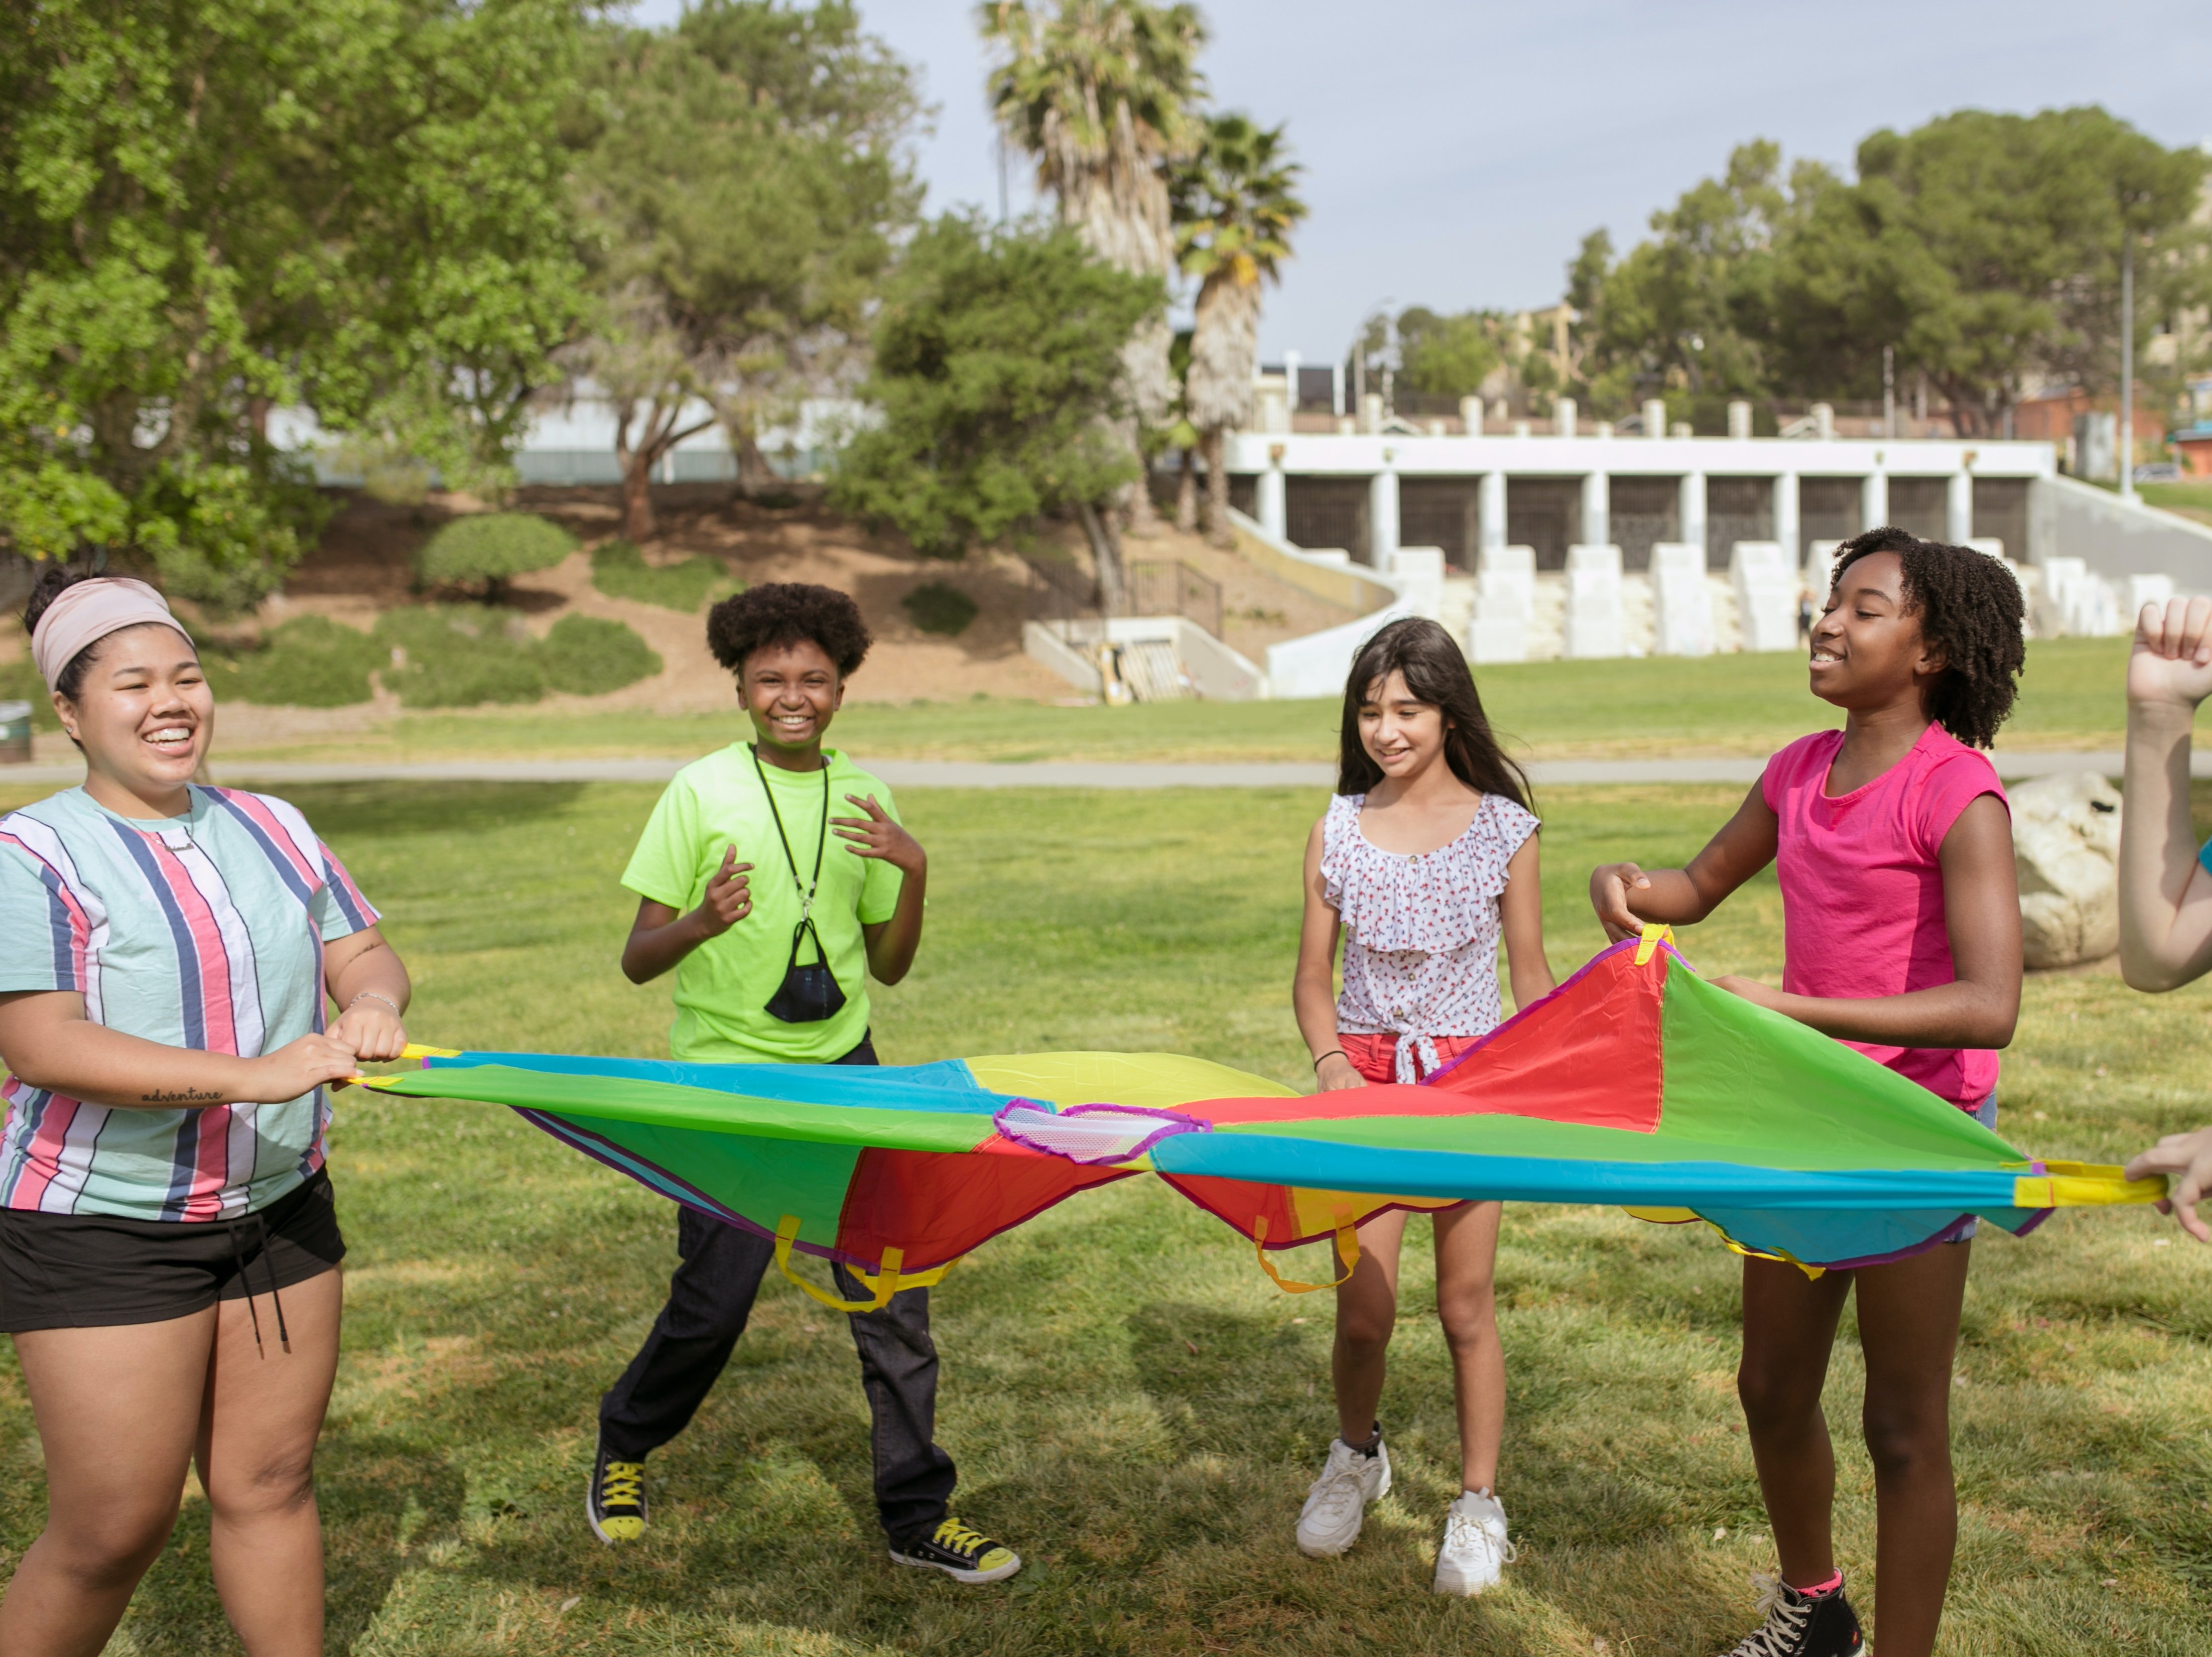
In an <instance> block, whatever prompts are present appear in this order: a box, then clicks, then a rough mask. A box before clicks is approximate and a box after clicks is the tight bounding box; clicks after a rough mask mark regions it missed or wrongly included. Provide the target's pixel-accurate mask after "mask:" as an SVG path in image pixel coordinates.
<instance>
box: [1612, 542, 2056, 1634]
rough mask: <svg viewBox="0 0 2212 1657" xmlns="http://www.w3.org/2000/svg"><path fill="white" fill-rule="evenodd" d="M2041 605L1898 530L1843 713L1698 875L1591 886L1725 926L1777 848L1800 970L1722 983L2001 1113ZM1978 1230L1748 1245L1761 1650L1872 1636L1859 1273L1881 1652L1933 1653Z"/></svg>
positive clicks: (1858, 569)
mask: <svg viewBox="0 0 2212 1657" xmlns="http://www.w3.org/2000/svg"><path fill="white" fill-rule="evenodd" d="M2021 616H2022V605H2021V594H2020V587H2019V585H2018V583H2017V582H2015V580H2013V577H2012V575H2011V573H2010V572H2009V571H2008V569H2007V568H2006V567H2005V566H2004V565H2003V564H2002V563H2001V562H2000V561H1997V560H1996V559H1993V558H1990V557H1989V556H1988V555H1985V554H1983V553H1979V552H1976V551H1974V550H1972V549H1969V548H1966V547H1954V546H1943V545H1939V544H1936V543H1931V542H1927V541H1922V540H1920V539H1918V538H1917V537H1914V536H1911V535H1909V534H1907V533H1906V532H1905V531H1903V530H1898V529H1881V530H1874V531H1869V532H1868V533H1867V534H1865V535H1862V536H1860V537H1858V538H1857V540H1855V541H1847V542H1845V543H1844V545H1843V547H1842V548H1841V549H1840V550H1839V551H1838V555H1837V559H1836V570H1835V579H1834V582H1833V585H1832V587H1831V589H1830V591H1829V594H1828V600H1827V605H1826V610H1825V611H1824V612H1823V614H1822V615H1821V616H1820V620H1819V621H1818V622H1816V623H1815V624H1814V628H1813V636H1812V664H1811V673H1812V689H1813V694H1814V695H1816V696H1819V697H1821V698H1822V699H1824V700H1825V701H1830V702H1832V703H1834V704H1835V705H1836V706H1837V707H1840V708H1842V709H1843V710H1844V728H1843V729H1842V730H1841V731H1818V732H1815V733H1814V735H1812V736H1809V737H1802V738H1800V739H1799V740H1798V741H1796V742H1794V743H1792V744H1790V746H1789V747H1787V748H1785V749H1784V750H1782V751H1781V752H1780V753H1778V754H1777V755H1776V756H1774V757H1773V758H1772V759H1771V760H1769V761H1768V762H1767V764H1766V774H1765V776H1763V777H1761V778H1760V779H1759V785H1758V786H1757V787H1755V788H1753V790H1752V791H1751V792H1750V794H1749V795H1748V796H1747V798H1745V800H1744V802H1743V804H1742V805H1741V807H1739V808H1738V809H1737V811H1736V814H1735V816H1734V817H1732V818H1731V819H1729V822H1728V824H1727V826H1726V827H1725V828H1723V829H1722V830H1721V831H1720V832H1719V833H1718V834H1717V835H1714V836H1713V839H1712V841H1711V843H1710V844H1709V845H1707V846H1706V847H1705V850H1704V851H1702V852H1700V853H1699V854H1698V855H1697V856H1696V857H1695V858H1694V859H1692V860H1691V862H1690V864H1689V866H1688V867H1686V868H1683V869H1664V870H1644V869H1642V868H1639V867H1638V865H1635V864H1633V863H1615V864H1610V865H1606V866H1605V867H1602V868H1600V869H1598V870H1596V871H1595V872H1593V873H1592V875H1591V876H1590V901H1591V902H1592V904H1593V905H1594V906H1595V908H1596V910H1597V915H1598V919H1599V920H1601V922H1603V923H1604V925H1605V928H1606V931H1607V933H1608V935H1610V936H1612V937H1613V938H1622V937H1626V936H1627V935H1629V934H1631V933H1632V932H1635V931H1636V930H1637V929H1638V927H1639V926H1641V925H1642V924H1643V923H1644V922H1646V921H1666V922H1670V923H1673V924H1675V925H1682V924H1685V923H1688V922H1692V921H1698V920H1704V919H1705V916H1707V915H1708V914H1711V913H1712V911H1713V909H1714V907H1715V906H1716V905H1717V904H1718V903H1719V902H1720V901H1722V900H1723V898H1725V897H1726V896H1727V895H1729V893H1730V892H1733V891H1734V890H1735V889H1736V888H1737V887H1739V886H1741V885H1742V884H1743V883H1744V882H1745V881H1747V880H1748V879H1750V878H1751V877H1753V875H1755V874H1757V873H1758V872H1759V871H1760V870H1761V869H1764V868H1765V866H1766V865H1768V864H1769V863H1770V862H1771V863H1772V864H1773V865H1775V872H1776V875H1777V876H1778V878H1779V880H1780V882H1781V886H1782V905H1783V927H1784V966H1783V974H1782V986H1781V988H1779V989H1776V988H1774V987H1773V986H1770V985H1766V984H1761V983H1757V982H1754V981H1753V980H1749V979H1745V978H1732V977H1731V978H1719V979H1716V980H1714V982H1715V983H1717V984H1718V985H1720V986H1722V987H1723V988H1725V989H1728V990H1731V991H1733V992H1735V993H1736V994H1738V995H1741V996H1742V997H1743V998H1745V999H1746V1000H1748V1001H1755V1002H1757V1003H1758V1004H1759V1005H1760V1006H1763V1007H1768V1008H1771V1009H1772V1010H1773V1011H1777V1012H1780V1013H1784V1014H1786V1015H1788V1016H1789V1017H1792V1018H1796V1019H1798V1020H1800V1021H1802V1023H1807V1024H1809V1025H1811V1026H1812V1027H1813V1028H1814V1029H1818V1030H1822V1031H1825V1032H1826V1033H1827V1034H1828V1035H1832V1036H1834V1037H1835V1038H1836V1039H1837V1040H1838V1041H1843V1042H1845V1043H1847V1044H1848V1045H1850V1046H1851V1047H1857V1049H1858V1050H1859V1051H1860V1052H1862V1053H1865V1054H1866V1055H1867V1056H1868V1057H1869V1058H1871V1059H1875V1060H1876V1061H1878V1062H1879V1063H1881V1064H1884V1065H1887V1066H1889V1068H1891V1069H1892V1070H1894V1071H1897V1072H1898V1073H1899V1075H1902V1076H1907V1077H1911V1078H1912V1079H1913V1080H1914V1081H1916V1082H1918V1083H1920V1084H1921V1085H1922V1086H1923V1087H1925V1088H1927V1089H1929V1091H1930V1092H1931V1093H1933V1094H1935V1095H1936V1096H1937V1097H1938V1098H1941V1099H1943V1100H1946V1101H1948V1102H1949V1103H1951V1104H1953V1105H1955V1106H1956V1107H1958V1108H1960V1109H1961V1110H1966V1111H1972V1112H1973V1113H1974V1114H1976V1115H1978V1116H1979V1117H1980V1118H1981V1119H1982V1120H1984V1122H1985V1123H1989V1122H1993V1120H1994V1117H1995V1099H1994V1089H1995V1088H1996V1076H1997V1057H1996V1049H1998V1048H2000V1047H2004V1046H2005V1045H2006V1044H2007V1043H2008V1042H2009V1041H2011V1040H2012V1033H2013V1024H2014V1022H2015V1019H2016V1018H2017V1017H2019V1012H2020V979H2021V944H2020V897H2019V892H2018V889H2017V887H2016V886H2015V879H2014V873H2013V851H2012V819H2011V816H2010V813H2009V811H2008V808H2007V806H2006V804H2005V798H2004V790H2003V789H2002V787H2001V786H1999V785H1998V782H1997V777H1996V771H1995V770H1993V769H1992V768H1990V762H1989V761H1988V760H1987V759H1986V758H1985V757H1984V756H1983V755H1982V754H1980V753H1979V752H1978V751H1976V750H1979V749H1985V748H1987V747H1988V746H1989V745H1990V741H1991V739H1992V738H1993V737H1995V736H1996V728H1997V726H1998V725H2000V724H2001V723H2002V721H2003V719H2004V718H2005V716H2006V714H2007V713H2009V712H2010V711H2011V708H2012V701H2013V695H2014V691H2015V686H2014V683H2013V682H2014V679H2015V677H2016V676H2017V675H2018V674H2019V672H2020V670H2021V665H2022V663H2023V661H2024V659H2025V653H2026V652H2024V650H2023V648H2022V646H2021ZM1971 1235H1972V1221H1971V1220H1963V1221H1962V1222H1961V1223H1960V1224H1959V1225H1957V1226H1954V1227H1953V1228H1952V1229H1951V1231H1950V1232H1948V1233H1947V1234H1946V1235H1945V1237H1944V1238H1943V1239H1941V1240H1939V1244H1940V1243H1941V1242H1945V1241H1948V1243H1950V1244H1953V1245H1955V1246H1952V1247H1942V1246H1931V1247H1927V1248H1925V1249H1923V1250H1922V1251H1920V1252H1918V1253H1914V1254H1912V1255H1910V1256H1908V1257H1906V1258H1904V1259H1893V1260H1888V1261H1882V1262H1867V1263H1865V1264H1863V1265H1861V1266H1857V1267H1856V1268H1854V1269H1850V1270H1842V1271H1830V1272H1825V1273H1823V1274H1821V1275H1820V1276H1819V1277H1817V1278H1808V1277H1807V1276H1806V1275H1805V1274H1804V1272H1802V1271H1801V1270H1799V1269H1798V1268H1797V1267H1796V1266H1794V1265H1791V1264H1790V1263H1789V1262H1787V1261H1784V1260H1774V1259H1755V1258H1747V1259H1745V1261H1744V1269H1743V1363H1742V1367H1741V1370H1740V1371H1739V1372H1738V1375H1737V1378H1736V1380H1737V1391H1738V1393H1739V1395H1740V1396H1741V1399H1742V1402H1743V1410H1744V1417H1745V1420H1746V1423H1747V1427H1748V1429H1749V1433H1750V1437H1751V1446H1752V1454H1753V1458H1754V1459H1755V1460H1756V1461H1757V1463H1758V1466H1759V1487H1760V1489H1761V1490H1762V1491H1763V1492H1764V1493H1765V1497H1766V1511H1767V1514H1768V1517H1769V1518H1770V1519H1771V1520H1772V1521H1773V1526H1774V1541H1775V1546H1776V1548H1777V1550H1778V1551H1779V1553H1780V1555H1781V1569H1780V1573H1779V1576H1778V1578H1774V1579H1770V1578H1760V1579H1759V1582H1760V1584H1761V1586H1762V1587H1764V1588H1765V1590H1766V1592H1765V1595H1764V1597H1763V1600H1762V1604H1761V1607H1760V1608H1761V1609H1762V1610H1763V1611H1765V1613H1766V1621H1765V1624H1764V1625H1763V1626H1762V1627H1761V1628H1760V1629H1759V1630H1758V1631H1757V1632H1756V1633H1754V1634H1753V1635H1752V1636H1749V1637H1748V1638H1747V1639H1746V1640H1745V1642H1743V1643H1742V1644H1741V1646H1739V1647H1738V1648H1736V1649H1737V1651H1738V1652H1739V1653H1759V1654H1762V1657H1766V1654H1772V1657H1780V1654H1785V1653H1787V1654H1797V1657H1822V1654H1828V1653H1837V1654H1844V1653H1856V1652H1857V1651H1858V1650H1860V1649H1861V1645H1862V1636H1861V1634H1860V1631H1859V1627H1858V1622H1857V1618H1856V1616H1855V1615H1854V1614H1853V1612H1852V1611H1851V1608H1850V1602H1849V1601H1848V1600H1847V1599H1845V1598H1844V1581H1843V1575H1842V1573H1841V1572H1840V1571H1839V1570H1838V1569H1837V1565H1836V1559H1835V1553H1834V1544H1833V1540H1832V1535H1831V1533H1830V1528H1829V1508H1830V1506H1831V1503H1832V1498H1833V1496H1834V1491H1835V1477H1836V1475H1835V1460H1834V1455H1833V1453H1832V1449H1831V1448H1830V1445H1829V1442H1828V1433H1827V1427H1826V1421H1825V1418H1824V1417H1823V1416H1822V1414H1821V1411H1820V1390H1821V1387H1822V1384H1823V1382H1824V1381H1826V1375H1827V1368H1828V1354H1829V1349H1830V1347H1831V1346H1832V1344H1833V1343H1834V1340H1835V1332H1836V1323H1837V1320H1838V1316H1839V1315H1840V1314H1841V1313H1842V1311H1843V1305H1844V1297H1845V1296H1848V1295H1850V1293H1851V1291H1852V1290H1853V1289H1854V1288H1856V1289H1857V1292H1858V1317H1859V1339H1860V1344H1861V1346H1862V1347H1863V1350H1864V1353H1865V1357H1866V1370H1867V1381H1866V1410H1865V1427H1866V1442H1867V1449H1868V1452H1869V1454H1870V1455H1871V1457H1872V1459H1873V1461H1874V1473H1875V1508H1876V1513H1877V1515H1878V1520H1879V1526H1878V1531H1877V1534H1876V1539H1875V1569H1876V1573H1877V1574H1878V1575H1879V1576H1880V1577H1881V1640H1880V1642H1878V1644H1879V1648H1880V1650H1881V1654H1882V1657H1927V1654H1928V1653H1929V1652H1930V1651H1931V1650H1932V1649H1933V1648H1934V1646H1935V1642H1936V1625H1937V1624H1938V1623H1939V1622H1940V1621H1941V1619H1942V1614H1943V1595H1944V1591H1945V1589H1946V1587H1947V1586H1948V1582H1949V1580H1950V1572H1951V1555H1952V1551H1953V1549H1954V1546H1955V1545H1956V1542H1957V1536H1958V1502H1957V1497H1956V1494H1955V1491H1954V1487H1953V1484H1952V1479H1951V1446H1950V1414H1949V1410H1950V1397H1951V1363H1952V1357H1953V1354H1954V1350H1955V1349H1956V1347H1957V1344H1958V1338H1959V1313H1960V1303H1961V1302H1962V1300H1963V1298H1964V1296H1965V1292H1966V1265H1967V1259H1968V1256H1969V1254H1970V1253H1971V1245H1970V1244H1969V1243H1968V1241H1967V1239H1968V1238H1969V1237H1971Z"/></svg>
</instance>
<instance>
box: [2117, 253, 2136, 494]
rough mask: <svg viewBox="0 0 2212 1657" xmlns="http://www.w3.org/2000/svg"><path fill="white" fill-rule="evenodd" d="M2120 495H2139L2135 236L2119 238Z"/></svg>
mask: <svg viewBox="0 0 2212 1657" xmlns="http://www.w3.org/2000/svg"><path fill="white" fill-rule="evenodd" d="M2119 450H2120V494H2121V495H2122V497H2123V498H2124V499H2126V500H2130V501H2132V500H2134V499H2135V495H2136V238H2135V232H2134V231H2132V230H2127V229H2123V232H2122V234H2121V237H2120V441H2119Z"/></svg>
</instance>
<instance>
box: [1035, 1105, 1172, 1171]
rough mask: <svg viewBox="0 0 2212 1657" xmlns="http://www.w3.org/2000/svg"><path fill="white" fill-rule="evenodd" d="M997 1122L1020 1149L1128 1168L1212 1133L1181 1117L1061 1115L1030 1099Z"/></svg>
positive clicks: (1091, 1109) (1168, 1113) (1131, 1109)
mask: <svg viewBox="0 0 2212 1657" xmlns="http://www.w3.org/2000/svg"><path fill="white" fill-rule="evenodd" d="M992 1120H993V1121H994V1124H995V1125H996V1126H997V1127H998V1130H999V1132H1000V1134H1001V1135H1002V1136H1004V1137H1005V1138H1008V1139H1011V1140H1012V1141H1013V1143H1014V1144H1018V1145H1022V1146H1024V1147H1026V1148H1027V1149H1029V1150H1042V1151H1046V1152H1048V1153H1049V1154H1050V1155H1052V1156H1065V1157H1066V1158H1067V1160H1068V1161H1070V1162H1128V1161H1130V1160H1131V1159H1132V1158H1134V1157H1137V1156H1143V1155H1144V1154H1145V1152H1146V1151H1147V1150H1151V1149H1152V1147H1153V1146H1154V1145H1156V1144H1158V1143H1159V1142H1160V1141H1161V1140H1163V1139H1164V1138H1169V1137H1170V1136H1171V1135H1173V1134H1177V1133H1203V1132H1206V1129H1207V1125H1206V1123H1204V1122H1201V1121H1200V1120H1197V1119H1196V1118H1195V1117H1190V1116H1185V1115H1184V1114H1182V1113H1181V1112H1180V1111H1173V1110H1146V1109H1145V1108H1142V1107H1140V1106H1137V1105H1077V1106H1075V1107H1074V1108H1072V1109H1069V1110H1064V1111H1060V1112H1059V1113H1058V1114H1054V1113H1053V1112H1052V1111H1049V1110H1046V1109H1043V1108H1040V1107H1039V1106H1036V1105H1033V1104H1031V1103H1030V1102H1029V1101H1028V1100H1026V1099H1017V1100H1015V1101H1014V1102H1013V1103H1012V1104H1011V1105H1008V1106H1006V1108H1003V1109H1002V1110H1000V1112H999V1114H998V1115H997V1116H995V1117H994V1118H993V1119H992Z"/></svg>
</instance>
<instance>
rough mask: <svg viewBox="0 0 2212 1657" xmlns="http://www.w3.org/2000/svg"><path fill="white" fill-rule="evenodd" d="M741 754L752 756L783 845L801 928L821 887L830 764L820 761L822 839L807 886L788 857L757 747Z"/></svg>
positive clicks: (787, 839) (785, 837) (787, 843)
mask: <svg viewBox="0 0 2212 1657" xmlns="http://www.w3.org/2000/svg"><path fill="white" fill-rule="evenodd" d="M745 751H746V752H747V753H749V754H750V755H751V756H753V769H754V770H755V771H756V772H758V773H759V774H760V784H761V792H762V793H763V794H765V795H767V796H768V814H769V816H772V817H774V818H775V837H776V839H777V840H778V841H781V842H782V845H783V860H784V862H785V863H786V864H787V865H789V866H790V869H791V889H792V890H793V891H794V892H797V893H798V894H799V925H800V926H805V924H806V923H807V921H808V920H810V919H811V917H812V915H813V913H814V894H815V892H816V891H817V889H819V888H820V886H821V884H822V853H823V849H824V848H825V847H828V846H829V762H828V761H827V760H826V759H825V760H824V761H823V762H822V837H821V838H820V839H819V840H817V841H815V842H814V878H813V880H812V881H811V882H810V883H808V884H806V885H805V886H801V885H800V884H799V859H797V858H795V857H793V856H792V854H791V839H790V836H788V835H786V834H785V833H784V832H783V813H782V812H781V811H779V810H776V809H775V789H773V788H771V787H769V783H768V773H767V772H766V771H763V770H762V769H761V758H760V746H759V744H757V743H756V744H749V745H748V746H747V748H746V750H745Z"/></svg>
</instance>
